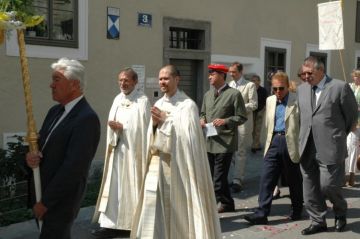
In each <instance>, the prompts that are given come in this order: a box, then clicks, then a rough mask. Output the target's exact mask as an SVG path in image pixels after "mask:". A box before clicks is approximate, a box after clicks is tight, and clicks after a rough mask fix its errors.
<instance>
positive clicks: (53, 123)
mask: <svg viewBox="0 0 360 239" xmlns="http://www.w3.org/2000/svg"><path fill="white" fill-rule="evenodd" d="M64 111H65V108H64V106H62V107H61V108H60V109H59V111H58V112H57V113H56V115H55V117H54V119H53V121H52V123H51V125H50V127H49V129H48V131H47V134H46V135H49V134H50V132H51V131H52V130H53V128H54V127H55V125H56V123H57V122H58V121H59V119H60V118H61V116H62V115H63V113H64Z"/></svg>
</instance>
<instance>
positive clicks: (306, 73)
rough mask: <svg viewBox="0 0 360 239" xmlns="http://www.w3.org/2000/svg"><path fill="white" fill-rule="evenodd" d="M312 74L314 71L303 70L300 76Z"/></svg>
mask: <svg viewBox="0 0 360 239" xmlns="http://www.w3.org/2000/svg"><path fill="white" fill-rule="evenodd" d="M312 74H313V72H302V73H301V74H300V76H306V75H309V76H311V75H312Z"/></svg>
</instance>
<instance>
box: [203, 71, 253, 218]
mask: <svg viewBox="0 0 360 239" xmlns="http://www.w3.org/2000/svg"><path fill="white" fill-rule="evenodd" d="M208 68H209V81H210V85H212V86H213V87H214V88H215V89H210V90H209V91H208V92H206V93H205V95H204V99H203V105H202V107H201V113H200V123H201V126H202V127H203V128H205V127H206V128H207V129H209V128H210V129H211V125H212V126H213V127H215V129H216V131H217V135H212V136H210V135H207V140H206V141H207V145H206V147H207V153H208V160H209V164H210V170H211V176H212V178H213V182H214V189H215V196H216V202H217V203H220V206H219V207H218V212H219V213H223V212H232V211H235V205H234V200H233V198H232V197H231V193H230V190H229V185H228V181H227V176H228V172H229V167H230V163H231V157H232V154H233V153H234V151H235V150H236V148H237V140H238V135H237V126H238V125H240V124H243V123H244V122H245V121H246V120H247V118H246V109H245V105H244V100H243V98H242V96H241V93H240V92H239V91H238V90H235V89H233V88H231V87H229V86H228V85H227V84H226V83H225V80H226V73H227V72H228V68H227V67H226V66H224V65H220V64H211V65H209V66H208ZM207 123H208V124H207Z"/></svg>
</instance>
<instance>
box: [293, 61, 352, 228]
mask: <svg viewBox="0 0 360 239" xmlns="http://www.w3.org/2000/svg"><path fill="white" fill-rule="evenodd" d="M301 74H303V75H304V79H305V81H306V82H307V83H304V84H301V85H300V86H299V87H298V102H299V109H300V134H299V153H300V166H301V172H302V175H303V191H304V201H305V206H306V210H307V212H308V214H309V215H310V219H311V224H310V226H309V227H308V228H305V229H304V230H303V231H302V232H301V233H302V234H303V235H310V234H314V233H318V232H323V231H326V230H327V224H326V219H325V216H326V211H327V206H326V202H325V199H329V200H330V202H331V203H332V204H333V210H334V213H335V231H337V232H341V231H343V230H344V229H345V226H346V210H347V203H346V201H345V199H344V197H343V196H342V192H341V185H342V184H343V182H344V173H345V170H344V160H345V157H346V154H347V151H346V150H347V148H346V136H347V134H348V133H349V132H350V131H351V130H353V129H355V126H356V122H357V104H356V100H355V97H354V94H353V92H352V91H351V89H350V87H349V85H348V84H347V83H346V82H344V81H341V80H336V79H332V78H330V77H329V76H327V75H326V74H325V72H324V64H323V63H322V62H320V61H319V60H318V59H317V58H315V57H308V58H306V59H305V61H304V63H303V65H302V73H301Z"/></svg>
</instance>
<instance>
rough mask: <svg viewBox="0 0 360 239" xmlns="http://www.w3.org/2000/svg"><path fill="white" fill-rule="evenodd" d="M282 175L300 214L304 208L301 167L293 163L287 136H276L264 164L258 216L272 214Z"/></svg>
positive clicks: (293, 206)
mask: <svg viewBox="0 0 360 239" xmlns="http://www.w3.org/2000/svg"><path fill="white" fill-rule="evenodd" d="M281 174H283V175H284V177H285V179H286V181H287V183H288V186H289V191H290V199H291V205H292V210H293V212H294V213H300V212H301V210H302V207H303V191H302V177H301V172H300V165H299V164H295V163H293V162H292V161H291V159H290V156H289V152H288V149H287V145H286V138H285V135H274V136H273V138H272V141H271V144H270V147H269V149H268V151H267V152H266V155H265V158H264V162H263V168H262V173H261V179H260V192H259V199H258V200H259V207H258V209H257V210H256V214H257V215H258V216H261V217H266V216H268V215H269V214H270V210H271V203H272V197H273V191H274V189H275V186H276V184H277V182H278V179H279V177H280V175H281Z"/></svg>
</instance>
